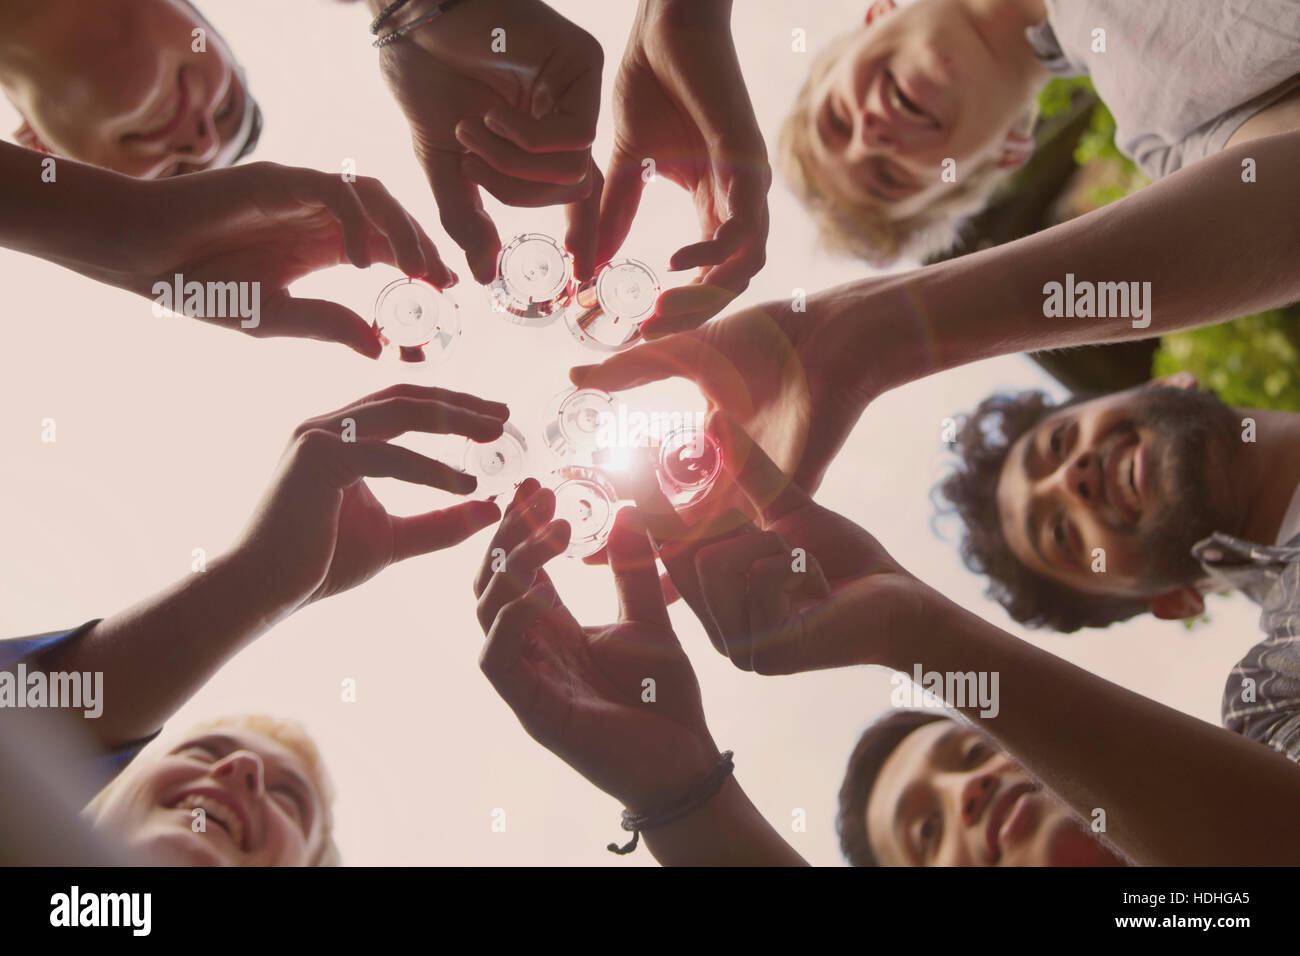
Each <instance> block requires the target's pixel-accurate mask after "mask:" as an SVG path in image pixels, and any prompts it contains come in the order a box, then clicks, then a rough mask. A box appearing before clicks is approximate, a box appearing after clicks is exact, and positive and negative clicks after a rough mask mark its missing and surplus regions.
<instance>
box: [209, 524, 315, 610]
mask: <svg viewBox="0 0 1300 956" xmlns="http://www.w3.org/2000/svg"><path fill="white" fill-rule="evenodd" d="M198 573H201V574H202V575H203V576H204V578H205V580H206V581H208V582H209V583H210V584H211V585H212V586H213V587H214V589H215V592H214V593H215V594H216V596H217V597H218V598H219V599H222V600H226V599H228V600H230V601H233V602H237V603H238V604H239V605H240V606H241V607H242V608H243V609H244V610H246V611H247V613H248V616H249V619H250V620H254V621H258V622H261V624H260V626H261V627H262V628H263V629H270V628H271V627H273V626H275V624H277V623H278V622H280V621H282V620H284V619H285V618H286V617H288V616H289V615H291V614H292V613H293V612H294V611H296V610H298V609H299V608H300V607H302V606H303V604H304V603H305V601H306V598H305V597H304V596H303V595H301V594H297V593H293V594H290V593H282V590H281V588H280V587H279V584H280V582H282V581H283V580H285V577H286V576H285V574H284V569H283V567H282V566H280V564H279V562H276V561H274V560H267V559H266V558H264V557H261V556H259V555H258V554H257V552H256V551H255V549H253V548H251V547H249V546H248V545H247V544H240V545H236V546H235V547H233V548H231V549H230V550H229V551H226V552H225V553H223V554H221V555H218V556H217V557H216V558H214V559H212V560H211V561H209V562H208V563H207V566H206V569H205V570H203V571H201V572H198Z"/></svg>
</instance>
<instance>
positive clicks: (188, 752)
mask: <svg viewBox="0 0 1300 956" xmlns="http://www.w3.org/2000/svg"><path fill="white" fill-rule="evenodd" d="M174 753H175V754H176V755H177V756H179V757H188V758H190V759H191V760H198V761H200V762H202V763H212V761H214V760H216V759H217V752H216V750H214V749H213V748H212V747H210V746H208V745H207V744H201V743H197V742H195V743H188V744H185V745H184V746H182V747H180V748H179V749H178V750H176V751H174Z"/></svg>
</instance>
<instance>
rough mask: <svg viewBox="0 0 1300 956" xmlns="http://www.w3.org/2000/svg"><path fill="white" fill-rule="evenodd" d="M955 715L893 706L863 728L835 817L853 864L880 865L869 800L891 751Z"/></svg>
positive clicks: (842, 848)
mask: <svg viewBox="0 0 1300 956" xmlns="http://www.w3.org/2000/svg"><path fill="white" fill-rule="evenodd" d="M953 719H954V718H953V715H952V714H950V713H949V712H948V711H946V710H910V709H905V710H892V711H889V712H888V713H886V714H885V715H884V716H883V717H880V718H878V719H876V720H875V721H873V722H872V723H871V724H869V725H868V726H867V729H866V730H864V731H862V736H860V737H859V738H858V742H857V744H856V745H855V746H854V748H853V753H852V754H851V755H850V756H849V765H848V768H847V769H846V770H845V771H844V782H843V783H842V784H840V807H839V812H838V813H837V814H836V817H835V832H836V833H838V834H839V837H840V852H841V853H843V854H844V859H846V860H847V861H848V862H849V865H850V866H880V859H879V857H877V856H876V851H875V849H874V848H873V847H872V845H871V840H870V839H868V837H867V817H866V814H867V800H869V799H870V798H871V790H872V788H873V787H874V786H875V785H876V777H878V776H880V768H881V767H883V766H884V765H885V761H886V760H887V759H888V758H889V755H890V754H892V753H893V752H894V749H895V748H896V747H897V746H898V745H899V744H900V743H902V742H903V738H904V737H906V736H907V735H908V734H910V733H911V732H912V731H914V730H918V729H920V728H921V727H924V726H925V725H926V724H932V723H934V722H935V721H936V720H953Z"/></svg>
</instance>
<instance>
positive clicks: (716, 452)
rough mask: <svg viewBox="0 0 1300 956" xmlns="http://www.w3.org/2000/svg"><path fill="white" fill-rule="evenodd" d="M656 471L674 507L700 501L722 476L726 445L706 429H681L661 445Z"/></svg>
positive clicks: (665, 438) (671, 434) (666, 495)
mask: <svg viewBox="0 0 1300 956" xmlns="http://www.w3.org/2000/svg"><path fill="white" fill-rule="evenodd" d="M655 472H656V474H657V476H658V478H659V487H660V488H661V489H663V493H664V495H665V497H667V498H668V500H669V501H671V502H672V503H673V504H674V505H678V506H681V505H688V504H691V503H693V502H696V501H699V500H700V499H701V498H703V497H704V496H705V495H707V494H708V493H709V489H710V488H712V487H713V485H714V483H715V482H716V481H717V480H718V475H720V474H721V473H722V446H721V445H719V444H718V440H717V439H716V438H714V437H713V436H712V435H710V434H709V433H708V432H706V431H705V430H704V429H703V428H697V427H695V426H688V427H685V428H679V429H678V430H676V431H674V432H671V433H670V434H668V435H666V436H664V440H663V442H661V443H660V445H659V459H658V463H657V466H656V468H655Z"/></svg>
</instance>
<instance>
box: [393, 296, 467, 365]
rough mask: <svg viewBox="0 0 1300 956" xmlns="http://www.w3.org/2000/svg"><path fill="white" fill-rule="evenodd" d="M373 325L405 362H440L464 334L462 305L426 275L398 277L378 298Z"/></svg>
mask: <svg viewBox="0 0 1300 956" xmlns="http://www.w3.org/2000/svg"><path fill="white" fill-rule="evenodd" d="M373 328H374V330H375V331H376V332H378V333H379V339H380V341H381V342H382V343H383V346H384V349H385V350H386V351H388V352H389V353H390V354H391V353H392V352H394V351H395V352H396V353H397V356H398V358H400V359H401V360H402V361H403V362H439V361H441V360H442V359H444V358H446V357H447V355H448V354H449V353H450V352H451V349H452V346H453V345H455V344H456V340H457V339H458V338H459V337H460V331H461V328H460V305H459V303H457V301H456V299H455V298H454V297H453V296H452V295H451V294H450V293H448V292H439V291H438V290H437V289H435V288H434V287H433V286H431V285H430V284H429V283H427V282H425V281H424V280H423V279H410V278H401V279H395V280H393V281H392V282H390V283H388V285H386V286H384V287H383V288H382V289H381V290H380V291H379V297H378V298H377V299H375V318H374V322H373Z"/></svg>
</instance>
